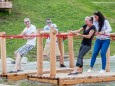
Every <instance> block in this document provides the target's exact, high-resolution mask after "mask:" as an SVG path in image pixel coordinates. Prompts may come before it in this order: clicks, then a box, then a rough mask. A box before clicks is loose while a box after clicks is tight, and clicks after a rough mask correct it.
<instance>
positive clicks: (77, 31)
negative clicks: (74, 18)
mask: <svg viewBox="0 0 115 86" xmlns="http://www.w3.org/2000/svg"><path fill="white" fill-rule="evenodd" d="M82 30H83V28H80V29H78V30H75V31H71V33H74V34H76V33H80V32H81V31H82Z"/></svg>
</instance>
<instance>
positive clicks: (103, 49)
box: [100, 39, 110, 70]
mask: <svg viewBox="0 0 115 86" xmlns="http://www.w3.org/2000/svg"><path fill="white" fill-rule="evenodd" d="M109 44H110V39H107V40H103V44H102V47H101V53H100V54H101V61H102V70H105V68H106V52H107V49H108V47H109Z"/></svg>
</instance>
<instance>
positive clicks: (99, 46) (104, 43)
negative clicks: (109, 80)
mask: <svg viewBox="0 0 115 86" xmlns="http://www.w3.org/2000/svg"><path fill="white" fill-rule="evenodd" d="M109 44H110V39H106V40H100V39H96V41H95V45H94V51H93V55H92V58H91V63H90V67H92V68H93V66H94V64H95V61H96V57H97V55H98V53H99V51H100V50H101V52H100V54H101V61H102V69H103V70H105V68H106V52H107V49H108V47H109Z"/></svg>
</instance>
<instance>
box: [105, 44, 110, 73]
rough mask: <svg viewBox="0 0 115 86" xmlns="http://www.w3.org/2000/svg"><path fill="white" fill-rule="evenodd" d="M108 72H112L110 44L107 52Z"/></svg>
mask: <svg viewBox="0 0 115 86" xmlns="http://www.w3.org/2000/svg"><path fill="white" fill-rule="evenodd" d="M106 72H110V46H109V48H108V50H107V53H106Z"/></svg>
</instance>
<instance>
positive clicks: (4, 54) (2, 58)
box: [0, 32, 7, 74]
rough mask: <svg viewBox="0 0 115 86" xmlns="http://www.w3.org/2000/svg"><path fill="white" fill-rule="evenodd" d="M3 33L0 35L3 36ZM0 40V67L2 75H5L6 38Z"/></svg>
mask: <svg viewBox="0 0 115 86" xmlns="http://www.w3.org/2000/svg"><path fill="white" fill-rule="evenodd" d="M4 34H5V32H2V33H1V34H0V35H4ZM0 39H1V63H2V64H1V65H2V74H6V73H7V70H6V38H2V37H1V38H0Z"/></svg>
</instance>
